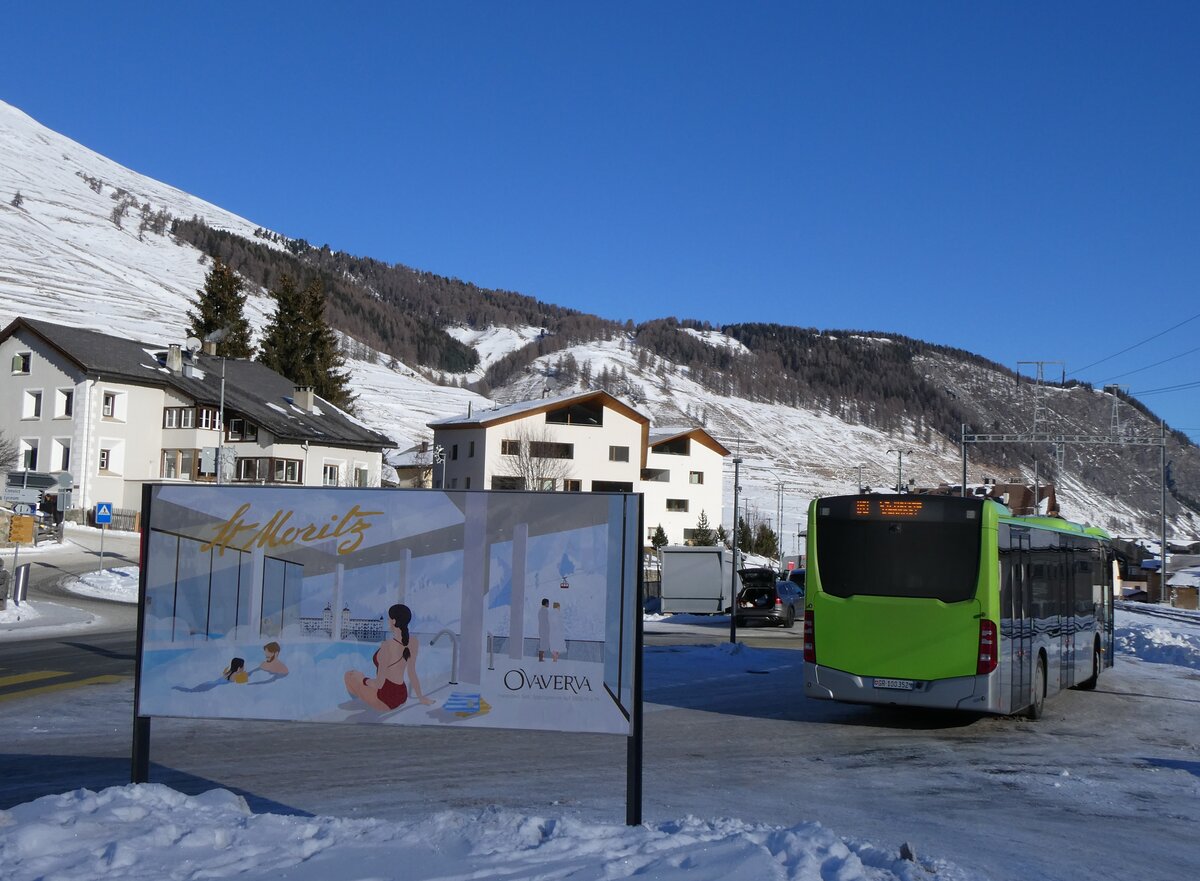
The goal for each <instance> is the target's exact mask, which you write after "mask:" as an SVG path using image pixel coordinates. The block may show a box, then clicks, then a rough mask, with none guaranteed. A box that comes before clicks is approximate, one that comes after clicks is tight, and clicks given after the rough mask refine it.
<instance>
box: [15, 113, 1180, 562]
mask: <svg viewBox="0 0 1200 881" xmlns="http://www.w3.org/2000/svg"><path fill="white" fill-rule="evenodd" d="M18 192H19V193H20V196H21V197H20V199H18V198H17V197H16V194H17V193H18ZM14 202H19V204H14ZM122 206H124V207H122ZM205 229H206V230H212V231H214V233H215V235H214V237H213V241H215V242H218V243H219V244H218V245H212V244H211V243H210V245H209V249H213V250H217V249H219V248H220V247H226V248H230V249H233V247H234V244H237V243H251V244H253V245H254V246H255V248H262V249H265V251H258V250H254V249H250V248H249V247H247V246H245V245H242V244H237V247H238V248H242V249H244V250H246V251H247V253H249V252H250V251H251V250H254V254H255V258H254V261H251V260H249V259H247V260H246V261H245V263H246V268H247V272H248V275H247V277H248V280H249V281H250V285H248V287H249V289H250V290H249V296H248V300H247V317H248V318H249V319H250V322H251V325H252V326H253V327H254V329H255V332H256V334H258V333H261V329H262V327H263V325H264V324H265V322H266V318H267V316H268V315H269V313H270V311H271V309H272V302H271V300H270V298H269V297H268V296H267V295H266V290H267V288H268V287H269V282H270V280H271V278H272V277H273V276H272V274H271V273H272V272H277V271H278V270H268V269H264V267H266V266H268V264H271V263H272V261H274V260H275V259H276V258H278V260H280V261H284V260H286V259H296V258H300V257H304V256H306V255H307V257H308V258H309V262H308V264H307V265H308V266H309V267H310V269H311V270H312V271H313V272H316V273H319V274H323V277H325V278H327V279H329V280H330V281H331V283H333V284H335V285H338V284H342V283H343V282H344V291H343V294H342V295H340V296H338V297H331V299H332V300H336V302H337V304H338V306H339V308H341V309H342V310H343V312H344V313H345V314H350V313H351V312H352V311H353V310H352V308H351V307H353V309H358V310H360V313H361V314H360V316H359V326H357V327H356V326H354V325H353V324H352V323H351V322H349V321H347V322H342V326H341V327H339V330H340V331H341V332H342V333H343V334H344V335H345V338H346V340H347V355H348V359H349V360H348V366H349V368H350V370H351V374H352V377H353V380H352V382H353V384H354V386H355V390H356V391H357V392H358V393H359V417H360V418H361V419H362V420H363V421H364V422H365V423H366V424H368V425H370V426H371V427H374V428H376V429H377V430H379V431H381V432H383V433H384V434H388V435H389V436H391V437H393V438H396V439H397V441H398V443H399V444H400V445H401V447H403V446H406V445H411V444H415V443H416V442H418V441H419V440H423V439H427V438H428V437H429V436H430V432H429V430H428V429H427V427H426V426H425V423H426V422H428V421H430V420H431V419H435V418H441V417H445V416H450V415H455V414H456V413H459V412H464V411H466V410H467V409H468V406H471V407H474V408H476V409H478V408H479V407H486V406H491V405H492V402H493V400H494V401H498V402H508V401H511V400H516V399H519V398H520V397H521V396H527V397H538V396H541V395H542V394H545V393H546V392H547V391H557V390H562V391H566V390H573V389H578V388H595V387H604V388H606V390H609V391H611V392H613V393H615V394H618V395H620V396H621V397H625V398H627V399H629V400H630V401H631V402H633V403H634V404H635V405H637V406H639V407H640V408H642V409H644V410H645V411H646V412H648V413H649V414H650V415H651V416H652V417H653V418H654V419H655V421H656V422H658V423H659V424H665V423H672V422H679V421H681V420H686V421H689V422H692V423H697V424H704V425H705V426H706V427H707V428H709V430H710V431H712V432H713V433H715V434H717V435H718V436H719V437H720V438H721V439H722V441H723V442H725V443H726V444H727V445H728V446H729V447H730V449H737V450H739V451H740V452H741V454H742V456H743V458H744V459H745V460H746V461H745V466H744V467H743V468H742V469H741V477H742V482H743V497H744V498H749V500H750V504H751V507H752V510H756V511H757V516H758V517H760V518H763V519H778V513H777V512H778V509H779V508H780V507H782V509H783V520H784V522H783V529H782V532H783V535H784V548H785V550H793V545H792V543H790V542H789V541H788V540H787V538H788V537H789V536H793V535H795V536H798V534H799V532H800V530H801V528H802V523H803V517H804V509H805V507H806V506H807V501H808V499H809V498H811V497H813V496H814V495H819V494H829V493H832V492H850V491H853V490H854V488H855V487H856V486H858V485H859V483H860V479H861V482H862V483H869V484H870V485H872V486H886V485H888V483H889V481H892V482H894V472H895V470H896V469H895V465H896V464H897V463H896V462H895V461H894V459H892V458H891V456H890V455H889V453H887V451H888V450H891V449H896V448H908V447H909V446H910V445H911V446H912V447H913V450H912V452H911V454H906V456H905V465H906V466H907V467H906V475H915V477H914V479H918V480H919V482H920V483H937V482H950V483H957V482H958V480H959V479H960V478H959V477H958V473H959V470H960V467H961V466H960V464H959V453H958V449H957V442H956V441H955V439H954V437H953V431H952V430H951V429H952V428H953V422H954V419H955V418H958V415H961V416H962V417H963V421H964V422H967V421H969V422H970V423H971V424H972V430H973V431H991V430H992V429H993V428H994V427H995V426H997V425H999V426H1001V427H1002V428H1003V429H1004V430H1005V431H1009V430H1010V429H1015V430H1016V431H1020V430H1027V428H1021V426H1022V425H1027V423H1028V417H1027V415H1026V414H1027V413H1028V414H1032V409H1031V406H1030V404H1031V401H1030V398H1029V394H1028V390H1029V386H1028V384H1027V383H1026V384H1025V386H1024V387H1022V386H1021V385H1019V384H1016V382H1015V379H1014V377H1015V374H1014V372H1013V371H1011V370H1009V369H1008V368H1005V367H1003V366H1002V365H999V364H995V363H993V362H990V361H988V360H987V359H984V358H982V357H981V356H978V355H974V354H972V353H970V352H966V351H965V350H955V349H951V348H949V347H942V346H937V345H936V344H931V343H925V342H922V341H919V340H912V339H910V338H907V337H902V336H900V335H897V334H891V333H888V332H867V331H821V330H817V329H815V328H793V327H790V326H784V325H754V324H734V323H731V324H728V325H725V326H724V327H723V328H715V327H712V326H711V325H708V324H706V323H703V322H695V321H689V320H687V319H683V320H678V319H674V318H664V319H659V320H657V321H653V322H646V323H644V324H643V325H641V326H639V327H633V326H632V324H631V323H628V322H626V323H621V322H617V321H613V320H611V319H604V318H601V317H599V316H595V315H588V314H586V313H581V312H578V311H577V310H570V309H565V308H563V307H557V306H554V305H553V304H544V303H541V302H540V301H537V300H535V299H534V298H532V297H527V296H525V295H522V294H518V293H515V292H506V291H490V290H486V289H482V288H478V287H476V286H474V285H470V284H469V283H467V282H461V281H459V280H457V279H446V278H445V277H442V276H436V275H434V274H432V273H422V272H421V271H420V270H415V269H411V268H409V267H402V266H399V265H389V264H383V263H381V262H380V261H375V260H373V259H372V258H351V257H350V255H345V254H343V253H342V252H336V251H332V250H330V249H328V247H323V248H314V247H313V246H311V245H308V243H303V247H302V248H299V249H297V248H296V247H295V242H296V240H289V239H287V238H286V237H284V236H281V235H279V234H278V233H271V232H269V231H266V230H263V229H262V228H261V227H259V226H256V225H254V224H252V223H251V222H250V221H248V220H245V219H244V218H240V217H238V216H237V215H233V214H231V213H230V212H226V211H223V210H222V209H220V208H219V207H217V206H213V205H211V204H209V203H207V202H204V201H203V200H200V199H197V198H196V197H193V196H190V195H188V194H186V193H184V192H183V191H180V190H177V189H175V188H173V187H169V186H168V185H166V184H161V183H159V182H157V181H152V180H151V179H149V178H145V177H143V176H141V175H139V174H137V173H136V172H134V171H131V170H129V169H126V168H124V167H123V166H120V165H118V164H117V163H114V162H112V161H111V160H108V159H106V158H105V157H103V156H100V155H99V154H97V153H95V152H93V151H91V150H88V149H87V148H86V147H82V146H81V145H78V144H76V143H75V142H73V141H70V140H69V139H67V138H64V137H62V136H61V135H57V134H56V133H53V132H51V131H50V130H48V129H45V128H44V127H43V126H40V125H39V124H38V123H37V122H36V121H34V120H33V119H32V118H30V117H28V116H27V115H25V114H23V113H21V112H20V111H17V110H16V109H15V108H12V107H10V106H9V105H6V104H4V103H3V102H2V101H0V318H2V319H3V320H4V321H5V322H6V323H7V321H8V320H10V319H11V318H13V317H15V316H16V315H21V314H25V315H29V316H30V317H39V318H43V319H46V320H51V321H58V322H60V323H64V324H73V325H78V326H87V327H96V328H98V329H104V330H115V331H118V332H122V333H128V334H129V335H131V336H134V337H135V338H139V339H146V340H147V341H159V342H166V341H174V340H175V339H177V338H178V339H182V337H183V336H184V330H185V326H186V311H187V307H188V303H189V301H190V300H191V299H194V297H195V292H196V290H197V289H199V288H200V287H201V285H202V284H203V278H204V275H205V273H206V272H207V268H208V265H209V261H210V259H211V257H212V256H213V255H212V254H210V253H207V250H208V249H201V248H197V247H195V246H194V244H193V243H192V242H191V239H192V238H196V239H201V238H204V235H203V234H202V230H205ZM181 231H183V232H182V234H180V233H181ZM295 250H299V251H300V253H299V254H296V253H293V251H295ZM218 256H219V254H218ZM222 259H224V258H222ZM355 261H359V262H355ZM252 263H253V264H254V266H255V267H257V269H255V268H252V267H251V264H252ZM280 265H283V264H282V263H280ZM364 265H367V266H371V267H375V268H374V269H372V270H371V271H365V270H363V269H362V268H361V267H362V266H364ZM243 274H246V273H243ZM389 278H390V279H393V280H394V279H395V278H401V280H404V279H408V280H412V281H413V284H415V285H416V286H417V288H418V289H419V290H417V291H416V292H415V293H413V292H412V289H411V288H410V287H409V286H407V285H406V284H401V283H400V282H399V281H395V283H394V284H395V286H394V289H392V288H389V287H388V284H391V283H392V282H388V283H379V281H378V280H379V279H389ZM352 281H353V283H354V285H355V287H354V290H355V291H356V292H355V293H353V295H351V294H350V293H345V291H349V290H351V288H350V283H351V282H352ZM360 289H361V290H360ZM339 290H341V288H339ZM430 292H432V295H431V296H430ZM439 296H440V297H442V299H441V300H439V299H438V297H439ZM372 303H374V304H375V305H374V306H373V305H372ZM430 304H433V305H432V306H431V305H430ZM405 309H408V310H412V311H415V312H419V313H420V314H418V315H404V314H402V310H405ZM372 310H374V311H372ZM336 311H337V310H335V313H336ZM364 315H365V316H366V318H365V319H364V318H363V317H362V316H364ZM497 320H501V321H506V322H512V323H511V324H498V323H497ZM334 323H335V326H338V322H336V321H335V322H334ZM389 323H390V324H391V325H394V326H395V327H396V328H400V330H398V331H396V333H395V334H394V335H393V336H391V337H389V336H388V335H387V334H386V333H384V330H385V329H386V327H387V326H389ZM489 328H494V329H496V330H494V332H492V333H491V335H490V337H489V339H490V340H491V342H490V343H489V345H490V348H489V351H488V356H487V360H488V363H486V364H482V363H481V361H480V359H479V355H478V353H477V352H476V351H475V349H474V346H473V345H470V344H469V341H473V340H478V339H481V338H484V337H488V332H489V331H488V329H489ZM500 328H505V330H504V331H503V332H502V331H501V330H500ZM405 334H408V336H405ZM772 335H773V336H772ZM364 338H365V339H364ZM501 339H504V340H507V341H508V343H507V345H510V346H511V348H507V349H506V348H505V345H502V344H500V343H499V342H498V341H499V340H501ZM884 348H886V349H887V351H886V352H882V351H881V350H882V349H884ZM956 352H957V354H955V353H956ZM447 353H448V354H447ZM468 353H469V354H468ZM401 356H403V357H401ZM789 359H794V361H795V363H790V361H789ZM806 359H807V360H806ZM802 368H803V369H802ZM1010 383H1012V384H1013V385H1012V389H1013V391H1012V393H1011V394H1004V393H1003V390H1004V388H1007V387H1009V384H1010ZM839 384H840V385H839ZM464 386H467V387H464ZM863 389H870V390H871V391H872V394H871V395H864V394H863ZM1040 391H1041V394H1042V398H1043V399H1047V398H1048V397H1049V396H1056V397H1054V399H1053V400H1052V401H1050V403H1051V404H1053V405H1055V406H1053V407H1051V410H1050V411H1048V412H1052V413H1053V415H1054V418H1056V419H1058V420H1059V421H1060V422H1062V424H1064V425H1071V426H1075V427H1076V428H1079V427H1090V429H1091V430H1088V431H1078V432H1073V433H1087V434H1097V433H1108V431H1109V426H1110V419H1109V417H1108V415H1107V412H1108V411H1110V410H1111V406H1112V396H1111V395H1109V394H1107V393H1104V392H1097V391H1096V390H1094V389H1091V388H1088V387H1085V386H1077V387H1075V388H1072V389H1055V388H1051V387H1049V386H1047V387H1044V388H1041V389H1040ZM396 401H403V402H404V404H403V406H402V407H399V408H398V407H396V406H395V402H396ZM955 402H957V403H955ZM1127 403H1131V404H1133V406H1128V407H1127V410H1128V411H1131V412H1129V413H1128V415H1127V417H1126V418H1127V419H1128V420H1129V424H1130V425H1131V426H1132V427H1133V429H1134V430H1135V431H1137V432H1138V433H1139V434H1144V433H1147V432H1149V431H1150V430H1153V429H1154V426H1153V423H1152V420H1151V416H1150V414H1149V411H1147V410H1145V408H1142V407H1140V405H1138V404H1137V403H1136V402H1127ZM956 414H958V415H956ZM998 430H999V429H997V431H998ZM1171 440H1172V441H1173V443H1171V444H1170V455H1171V456H1172V457H1173V462H1174V464H1175V467H1174V468H1173V475H1172V482H1173V486H1172V497H1173V501H1172V505H1171V506H1170V511H1169V515H1170V518H1171V522H1172V526H1173V527H1174V529H1175V530H1176V531H1177V532H1179V533H1181V534H1183V535H1196V534H1200V528H1198V520H1197V516H1196V509H1197V507H1200V506H1197V505H1196V504H1195V503H1194V502H1193V501H1192V500H1194V499H1196V498H1200V456H1198V455H1197V451H1196V450H1195V448H1194V447H1192V446H1191V445H1190V444H1188V443H1187V442H1186V438H1183V439H1181V438H1180V437H1178V436H1172V438H1171ZM1032 452H1033V451H1031V450H1029V449H1027V448H1017V447H1012V448H1007V449H1002V448H996V449H994V450H984V449H982V448H977V449H972V450H971V451H970V453H971V458H972V462H971V463H970V464H971V469H972V474H971V480H972V482H976V483H978V482H981V481H982V478H983V477H984V476H989V475H988V474H986V473H985V472H990V476H996V477H1002V478H1005V479H1007V478H1009V477H1012V476H1014V475H1020V476H1022V477H1023V478H1025V479H1032V475H1033V462H1032V455H1031V453H1032ZM1145 455H1148V454H1143V458H1145ZM976 460H978V461H976ZM1130 461H1131V460H1130V457H1128V456H1126V457H1125V458H1122V457H1121V456H1119V455H1116V454H1115V453H1113V452H1112V451H1102V450H1101V451H1092V450H1087V451H1084V452H1080V451H1079V450H1072V451H1071V454H1070V455H1069V456H1068V458H1067V460H1066V461H1065V462H1064V467H1063V470H1062V473H1061V474H1056V475H1055V477H1056V479H1057V480H1058V483H1059V485H1060V489H1059V495H1060V499H1061V501H1062V504H1063V510H1064V513H1065V514H1067V515H1068V516H1073V517H1075V518H1076V519H1081V520H1088V521H1090V522H1093V523H1096V524H1097V525H1101V526H1106V527H1108V528H1110V529H1113V530H1114V531H1118V532H1120V531H1133V530H1140V531H1142V532H1146V531H1156V530H1152V527H1153V525H1154V523H1155V522H1156V518H1157V508H1158V504H1157V501H1156V500H1154V501H1153V502H1139V501H1132V502H1131V499H1134V495H1133V494H1132V493H1130V492H1128V491H1126V490H1128V486H1126V487H1125V490H1122V484H1129V483H1131V482H1132V483H1134V484H1136V486H1137V487H1138V490H1137V491H1138V492H1141V493H1145V492H1146V491H1147V490H1148V489H1150V488H1152V487H1153V486H1156V485H1157V482H1158V481H1157V476H1156V473H1155V472H1156V463H1141V462H1134V463H1133V464H1132V465H1131V464H1129V462H1130ZM1039 468H1041V469H1043V470H1042V471H1041V474H1043V475H1044V474H1045V473H1046V471H1047V470H1049V471H1053V470H1054V454H1053V451H1050V450H1047V451H1039ZM725 479H726V483H727V487H726V510H725V511H724V512H722V516H721V520H722V521H723V522H725V523H726V524H729V523H731V522H732V511H731V510H730V506H731V504H732V474H731V473H727V474H726V475H725ZM906 482H907V481H906ZM784 488H786V492H783V491H781V490H783V489H784ZM780 496H783V497H784V498H782V499H781V498H780ZM1147 498H1148V497H1147ZM709 513H710V519H715V518H713V517H712V512H709ZM798 544H799V540H798V538H797V540H796V541H795V545H797V546H798Z"/></svg>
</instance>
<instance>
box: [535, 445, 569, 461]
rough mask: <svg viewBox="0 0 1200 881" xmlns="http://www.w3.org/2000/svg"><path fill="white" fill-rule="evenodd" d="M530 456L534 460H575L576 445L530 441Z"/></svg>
mask: <svg viewBox="0 0 1200 881" xmlns="http://www.w3.org/2000/svg"><path fill="white" fill-rule="evenodd" d="M529 455H530V456H531V457H533V458H534V459H574V458H575V445H574V444H560V443H558V442H556V441H530V442H529Z"/></svg>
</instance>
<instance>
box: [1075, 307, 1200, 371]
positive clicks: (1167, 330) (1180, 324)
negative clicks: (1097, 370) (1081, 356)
mask: <svg viewBox="0 0 1200 881" xmlns="http://www.w3.org/2000/svg"><path fill="white" fill-rule="evenodd" d="M1197 318H1200V312H1197V313H1196V314H1195V315H1193V316H1192V317H1191V318H1185V319H1183V321H1181V322H1179V323H1178V324H1174V325H1172V326H1171V327H1168V328H1167V329H1166V330H1163V331H1159V332H1158V333H1156V334H1154V336H1149V337H1146V338H1145V339H1144V340H1142V341H1141V342H1140V343H1134V344H1133V345H1132V346H1126V347H1125V348H1124V349H1122V350H1121V351H1119V352H1113V353H1112V354H1111V355H1107V356H1105V357H1103V358H1101V359H1100V360H1099V361H1093V362H1092V363H1091V364H1088V365H1086V366H1084V367H1080V368H1078V369H1076V370H1073V371H1072V372H1073V373H1075V374H1076V375H1081V374H1082V373H1083V371H1085V370H1087V369H1089V368H1091V367H1095V366H1096V365H1097V364H1103V363H1104V362H1105V361H1111V360H1112V359H1113V358H1115V357H1117V356H1118V355H1124V354H1125V353H1126V352H1130V351H1132V350H1134V349H1136V348H1137V347H1138V346H1144V345H1146V343H1148V342H1150V341H1151V340H1156V339H1158V338H1159V337H1160V336H1162V335H1163V334H1167V333H1170V332H1171V331H1173V330H1176V329H1178V328H1180V327H1183V326H1184V325H1185V324H1187V323H1188V322H1189V321H1195V320H1196V319H1197Z"/></svg>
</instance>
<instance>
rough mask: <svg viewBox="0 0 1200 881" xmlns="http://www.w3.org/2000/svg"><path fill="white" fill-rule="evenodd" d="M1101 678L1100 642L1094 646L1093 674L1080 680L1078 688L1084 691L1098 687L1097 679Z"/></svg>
mask: <svg viewBox="0 0 1200 881" xmlns="http://www.w3.org/2000/svg"><path fill="white" fill-rule="evenodd" d="M1099 678H1100V646H1099V644H1097V645H1095V646H1093V647H1092V675H1091V676H1089V677H1088V678H1087V679H1085V680H1083V682H1080V683H1079V684H1078V685H1077V686H1075V687H1076V688H1079V689H1082V690H1083V691H1091V690H1092V689H1093V688H1095V687H1096V681H1097V680H1099Z"/></svg>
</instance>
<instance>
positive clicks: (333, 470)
mask: <svg viewBox="0 0 1200 881" xmlns="http://www.w3.org/2000/svg"><path fill="white" fill-rule="evenodd" d="M321 483H322V484H323V485H324V486H337V485H338V466H337V463H331V462H326V463H325V465H324V466H323V467H322V469H321Z"/></svg>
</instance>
